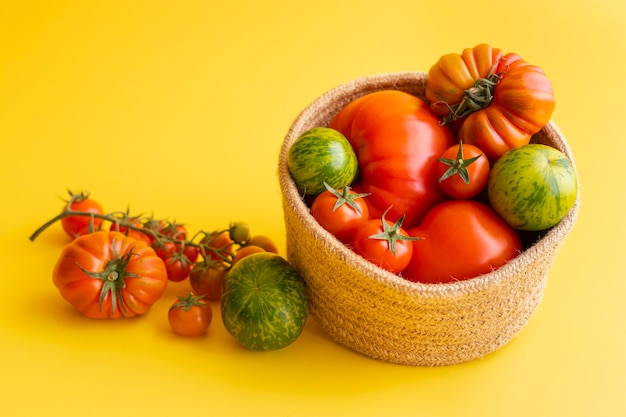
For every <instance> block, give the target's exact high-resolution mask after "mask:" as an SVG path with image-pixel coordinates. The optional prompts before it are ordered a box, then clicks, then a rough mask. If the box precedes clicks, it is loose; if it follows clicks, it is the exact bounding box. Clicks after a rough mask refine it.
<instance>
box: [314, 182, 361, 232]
mask: <svg viewBox="0 0 626 417" xmlns="http://www.w3.org/2000/svg"><path fill="white" fill-rule="evenodd" d="M350 193H351V194H353V195H356V194H357V193H356V192H353V191H350ZM336 203H337V196H335V195H333V194H332V193H331V192H330V191H324V192H322V193H321V194H319V195H318V196H317V197H316V198H315V200H313V203H312V204H311V216H313V218H315V220H317V222H318V223H319V224H320V226H322V227H323V228H324V229H326V230H328V231H329V232H330V233H331V234H333V235H334V236H335V237H336V238H337V239H339V240H340V241H341V242H344V243H347V242H350V241H351V240H352V236H353V235H354V231H355V230H356V229H357V228H358V227H359V226H360V225H361V224H363V223H364V222H365V221H366V220H368V219H369V208H368V206H367V203H366V200H365V199H364V198H357V199H354V203H355V204H356V205H357V207H358V208H359V210H360V212H358V211H357V210H356V209H355V208H354V207H351V206H350V205H348V204H347V203H345V204H342V205H341V206H339V207H337V209H336V210H334V207H335V204H336Z"/></svg>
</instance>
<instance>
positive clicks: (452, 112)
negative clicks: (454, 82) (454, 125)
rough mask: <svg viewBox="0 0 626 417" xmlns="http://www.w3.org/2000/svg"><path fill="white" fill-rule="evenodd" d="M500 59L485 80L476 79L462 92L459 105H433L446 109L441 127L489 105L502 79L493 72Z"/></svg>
mask: <svg viewBox="0 0 626 417" xmlns="http://www.w3.org/2000/svg"><path fill="white" fill-rule="evenodd" d="M502 59H503V58H501V59H498V60H496V62H495V63H494V64H493V65H492V66H491V68H490V69H489V72H488V73H487V76H486V77H485V78H479V79H477V80H476V81H475V82H474V85H473V86H472V87H470V88H468V89H467V90H465V91H464V92H463V99H462V100H461V101H460V102H459V103H457V104H449V103H447V102H445V101H437V102H435V103H434V105H435V106H437V105H442V106H445V107H447V108H448V115H447V116H445V117H444V118H443V119H442V120H441V122H440V123H439V124H440V125H441V126H443V125H446V124H448V123H450V122H452V121H454V120H457V119H462V118H464V117H466V116H468V115H470V114H471V113H474V112H476V111H479V110H482V109H484V108H485V107H487V106H489V105H490V104H491V102H492V101H493V97H494V90H495V88H496V85H497V84H498V83H499V82H500V80H501V79H502V73H497V74H496V73H495V72H494V71H495V70H496V68H497V67H498V65H499V64H500V61H501V60H502Z"/></svg>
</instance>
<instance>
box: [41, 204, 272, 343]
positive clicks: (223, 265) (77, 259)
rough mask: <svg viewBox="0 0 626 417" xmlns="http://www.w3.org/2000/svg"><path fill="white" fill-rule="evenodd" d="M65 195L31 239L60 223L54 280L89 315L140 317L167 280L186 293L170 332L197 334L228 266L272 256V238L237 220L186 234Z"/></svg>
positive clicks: (175, 226) (172, 314)
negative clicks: (62, 238) (185, 285)
mask: <svg viewBox="0 0 626 417" xmlns="http://www.w3.org/2000/svg"><path fill="white" fill-rule="evenodd" d="M69 194H70V196H69V199H68V200H67V202H66V204H65V205H64V206H63V209H62V211H61V213H60V214H58V215H57V216H55V217H54V218H52V219H51V220H50V221H48V222H47V223H45V224H44V225H43V226H41V227H40V228H39V229H38V230H37V231H36V232H35V233H33V235H32V236H31V237H30V239H31V240H34V239H35V238H36V237H37V236H38V235H39V234H40V233H41V232H42V231H43V230H45V229H46V228H47V227H48V226H50V225H51V224H53V223H55V222H57V221H60V223H61V225H62V228H63V230H64V231H65V233H66V234H67V235H68V236H69V237H70V238H71V239H72V241H71V242H70V243H69V244H68V245H67V246H66V247H65V248H64V249H63V251H62V253H61V256H60V258H59V260H58V262H57V265H56V267H55V271H54V274H53V280H54V283H55V285H56V286H57V288H58V289H59V291H60V292H61V295H62V296H63V298H65V299H66V300H67V301H68V302H70V303H71V304H72V305H74V307H76V309H78V310H79V311H80V312H81V313H82V314H83V315H85V316H87V317H89V318H96V319H101V318H118V317H132V316H135V315H140V314H144V313H146V312H147V311H148V309H149V308H150V307H151V306H152V305H153V304H154V303H155V302H156V301H157V300H158V299H159V298H160V297H161V295H163V293H164V290H165V288H166V286H167V282H168V281H173V282H181V281H184V280H188V281H189V284H190V285H189V286H190V289H189V291H188V292H187V293H185V294H181V295H179V296H177V299H176V300H175V301H174V302H173V303H172V305H171V308H170V309H169V312H168V320H169V323H170V325H171V328H172V329H173V331H174V332H175V333H177V334H180V335H184V336H196V335H201V334H204V333H205V332H206V331H207V329H208V328H209V325H210V323H211V321H212V316H213V313H212V308H211V305H210V303H209V301H217V300H220V298H221V295H222V283H223V280H224V276H225V275H226V273H227V272H228V271H229V269H230V268H231V267H232V266H233V265H234V264H236V263H237V262H239V261H240V260H241V259H243V258H244V257H246V256H248V255H250V254H252V253H255V252H262V251H267V252H273V253H278V248H277V247H276V245H275V244H274V242H273V241H272V239H270V238H269V237H266V236H263V235H251V234H250V230H249V227H248V225H247V224H246V223H243V222H235V223H232V224H231V225H229V227H228V228H225V229H223V230H215V231H212V232H204V231H200V232H198V233H196V234H194V235H193V236H190V235H189V232H188V230H187V228H186V226H185V225H183V224H181V223H176V222H172V221H168V220H163V219H155V218H153V217H142V216H131V215H129V214H128V213H127V212H111V213H106V212H105V211H104V209H103V207H102V205H101V204H100V203H99V202H98V201H97V200H95V199H94V198H92V197H90V195H89V193H73V192H70V193H69ZM85 300H88V301H85Z"/></svg>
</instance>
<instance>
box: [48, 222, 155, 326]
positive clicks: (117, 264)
mask: <svg viewBox="0 0 626 417" xmlns="http://www.w3.org/2000/svg"><path fill="white" fill-rule="evenodd" d="M53 282H54V285H56V287H57V288H58V289H59V291H60V293H61V295H62V296H63V298H64V299H65V300H67V301H68V302H69V303H70V304H72V305H73V306H74V307H75V308H76V309H77V310H78V311H80V312H81V313H82V314H84V315H85V316H87V317H89V318H97V319H100V318H119V317H133V316H136V315H139V314H144V313H146V312H147V311H148V310H149V309H150V307H151V306H152V304H154V302H155V301H157V300H158V299H159V298H160V297H161V295H162V294H163V292H164V291H165V289H166V287H167V272H166V270H165V265H164V264H163V261H162V260H161V258H159V257H158V256H157V255H156V253H155V251H154V249H152V248H151V247H150V246H148V245H147V244H146V243H145V242H144V241H140V240H135V239H133V238H130V237H127V236H125V235H123V234H122V233H119V232H105V231H101V232H95V233H91V234H87V235H84V236H81V237H79V238H77V239H75V240H74V241H73V242H72V243H70V244H69V245H67V246H66V247H65V248H64V249H63V251H62V252H61V256H60V257H59V260H58V261H57V264H56V265H55V267H54V272H53Z"/></svg>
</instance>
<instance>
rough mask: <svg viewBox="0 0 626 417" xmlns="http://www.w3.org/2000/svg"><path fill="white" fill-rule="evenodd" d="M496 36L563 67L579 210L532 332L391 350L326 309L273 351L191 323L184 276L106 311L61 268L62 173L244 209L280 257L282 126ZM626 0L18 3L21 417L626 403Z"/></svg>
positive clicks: (13, 295)
mask: <svg viewBox="0 0 626 417" xmlns="http://www.w3.org/2000/svg"><path fill="white" fill-rule="evenodd" d="M481 42H488V43H491V44H492V45H494V46H497V47H499V48H501V49H503V50H505V51H509V52H517V53H519V54H520V55H522V56H523V57H524V58H525V59H526V60H528V61H530V62H532V63H534V64H537V65H539V66H541V67H542V68H543V69H544V70H545V71H546V72H547V74H548V76H549V77H550V79H551V80H552V82H553V85H554V89H555V93H556V97H557V107H556V110H555V113H554V115H553V120H554V121H555V122H556V123H557V125H558V126H559V127H560V128H561V130H562V131H563V133H564V135H565V136H566V138H567V139H568V141H569V143H570V145H571V146H572V148H573V150H574V154H575V156H576V162H577V165H578V168H579V171H580V179H581V185H582V206H581V210H580V218H579V221H578V223H577V225H576V228H575V229H574V231H573V233H572V234H571V235H570V237H569V238H568V240H567V241H566V243H565V245H564V246H563V248H562V250H561V252H560V254H559V256H558V258H557V260H556V262H555V264H554V266H553V268H552V270H551V273H550V277H549V280H548V287H547V289H546V293H545V297H544V299H543V302H542V304H541V305H540V307H539V309H538V310H537V312H536V314H535V315H534V316H533V318H532V319H531V321H530V322H529V323H528V325H527V326H526V327H525V329H524V330H523V332H522V333H521V334H520V335H519V336H518V337H517V338H515V339H514V340H513V341H512V342H511V343H509V344H508V345H507V346H505V347H504V348H503V349H501V350H500V351H498V352H496V353H494V354H492V355H489V356H488V357H487V358H484V359H482V360H478V361H474V362H470V363H467V364H463V365H457V366H449V367H441V368H418V367H407V366H397V365H391V364H387V363H383V362H379V361H375V360H372V359H369V358H367V357H364V356H361V355H359V354H356V353H353V352H352V351H350V350H348V349H346V348H343V347H342V346H340V345H338V344H336V343H334V342H333V341H331V340H330V339H329V338H328V337H327V336H325V334H324V333H323V332H322V331H321V330H320V328H319V326H318V325H317V324H316V323H315V322H314V321H313V320H310V321H309V322H308V323H307V327H306V329H305V331H304V333H303V335H302V337H301V338H300V339H298V341H297V342H296V343H294V344H293V345H291V346H289V347H288V348H286V349H284V350H280V351H276V352H268V353H253V352H248V351H246V350H244V349H242V348H239V347H238V346H237V345H236V343H235V342H234V340H233V339H232V338H230V336H229V335H228V334H227V333H226V332H225V330H224V328H223V325H222V323H221V321H220V320H219V315H217V309H215V311H216V315H217V318H216V320H215V321H214V322H213V325H212V327H211V329H210V332H209V334H208V335H207V336H206V337H203V338H199V339H185V338H181V337H176V336H174V335H173V334H172V333H171V332H170V331H169V328H168V324H167V319H166V311H167V308H168V307H169V304H170V303H171V301H172V300H173V298H174V295H175V294H176V292H177V291H182V290H184V289H185V288H186V287H185V286H184V285H185V284H180V285H172V286H170V288H169V289H168V291H167V293H166V295H165V297H164V298H163V299H161V300H160V301H159V302H158V303H157V304H156V305H155V306H154V308H153V310H151V311H150V312H149V313H148V314H147V315H146V316H144V317H141V318H139V319H133V320H119V321H108V322H103V321H99V322H96V321H91V320H87V319H85V318H82V317H81V316H79V315H78V314H76V313H75V312H74V311H73V310H72V308H71V307H70V306H69V304H67V303H65V302H64V301H63V300H62V299H61V298H60V296H59V294H58V292H57V290H56V288H55V287H54V286H53V284H52V282H51V271H52V267H53V265H54V263H55V261H56V259H57V256H58V254H59V252H60V250H61V247H62V246H63V245H64V244H65V243H66V242H67V240H66V238H65V237H64V235H63V232H62V231H61V228H60V225H58V224H56V225H55V226H53V227H52V228H50V229H49V230H47V231H46V232H45V233H44V234H43V235H41V236H40V238H39V239H37V240H36V241H35V242H34V243H33V242H30V241H29V240H28V239H27V238H28V236H29V235H30V233H31V232H33V231H34V230H35V229H36V228H37V227H38V226H39V225H40V224H42V223H43V222H45V221H46V220H47V219H49V218H50V217H52V216H53V215H55V214H56V213H57V212H58V211H59V210H60V208H61V201H60V199H59V197H62V196H64V194H65V189H66V187H69V188H72V189H81V188H82V189H87V190H89V191H91V192H92V194H93V195H94V196H95V197H97V199H98V200H100V201H101V202H102V203H103V204H104V205H105V208H106V209H107V211H113V210H124V209H125V208H126V207H128V206H130V209H131V212H133V213H142V212H143V213H147V214H150V213H153V214H155V216H157V217H168V218H171V219H175V220H178V221H182V222H185V223H187V224H188V225H189V227H190V229H191V230H192V231H194V230H200V229H203V230H214V229H217V228H221V227H224V226H226V225H227V224H228V223H229V222H230V221H233V220H243V221H247V222H248V223H249V224H250V226H251V228H252V230H253V232H255V233H262V234H267V235H270V236H272V237H273V238H274V239H275V240H276V242H277V243H278V244H279V245H280V248H281V251H282V253H283V254H284V245H285V242H284V223H283V219H282V212H281V203H280V194H279V189H278V182H277V177H276V170H277V167H276V165H277V164H276V162H277V156H278V150H279V147H280V144H281V140H282V138H283V137H284V135H285V134H286V131H287V129H288V128H289V126H290V123H291V122H292V120H293V119H294V118H295V117H296V116H297V114H298V112H299V111H300V110H301V109H302V108H303V107H305V106H306V105H307V104H309V103H310V102H311V101H312V100H314V99H315V98H316V97H317V96H318V95H320V94H322V93H324V92H325V91H326V90H328V89H330V88H332V87H335V86H337V85H338V84H341V83H344V82H346V81H348V80H350V79H352V78H356V77H361V76H365V75H372V74H376V73H382V72H395V71H405V70H419V71H427V70H428V68H429V67H430V65H432V64H433V63H434V62H435V61H436V60H437V59H438V57H439V56H440V55H442V54H444V53H448V52H460V51H461V50H462V49H463V48H465V47H471V46H474V45H475V44H478V43H481ZM625 52H626V3H625V2H624V1H615V0H572V1H568V2H565V1H558V2H557V1H555V2H552V1H549V0H548V1H546V0H529V1H524V2H516V1H509V2H506V1H486V0H477V1H471V2H462V1H457V0H442V1H430V2H420V1H415V0H406V1H399V0H388V1H385V2H372V1H365V2H363V1H337V0H317V1H306V2H296V1H277V0H268V1H231V2H220V5H216V4H215V2H211V1H200V0H198V1H187V0H178V1H171V2H166V1H143V2H137V1H45V2H43V1H42V2H35V1H28V0H25V1H6V0H3V1H0V141H1V143H2V146H1V148H0V157H1V164H0V185H1V187H0V189H1V190H2V195H3V197H2V199H3V204H2V208H1V209H0V210H1V217H0V218H1V219H2V220H1V222H2V224H1V228H0V230H1V236H0V242H1V247H2V250H0V257H1V258H0V259H1V261H2V262H1V265H2V279H1V280H0V297H1V298H0V341H1V344H0V346H1V354H0V370H1V371H0V372H1V373H2V381H3V388H2V389H1V390H0V415H1V416H12V417H13V416H52V415H64V416H85V415H89V416H111V415H118V416H130V415H138V416H146V415H152V416H171V415H192V414H195V415H226V416H229V415H255V416H321V415H328V416H352V415H354V416H360V417H363V416H388V415H394V416H404V415H411V416H466V417H467V416H480V417H491V416H493V417H499V416H507V417H513V416H520V417H521V416H524V417H526V416H557V415H558V416H591V415H593V416H618V415H626V400H625V398H626V397H625V396H624V393H626V384H625V375H626V331H625V330H626V325H625V324H624V323H625V322H626V321H625V318H626V283H625V282H626V267H625V263H624V249H626V238H625V236H626V226H625V222H624V217H623V216H624V213H625V209H626V181H625V180H624V168H623V167H624V163H623V156H622V153H623V152H624V149H625V147H624V128H623V122H624V118H625V117H626V99H625V97H624V75H625V74H626V55H625Z"/></svg>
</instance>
